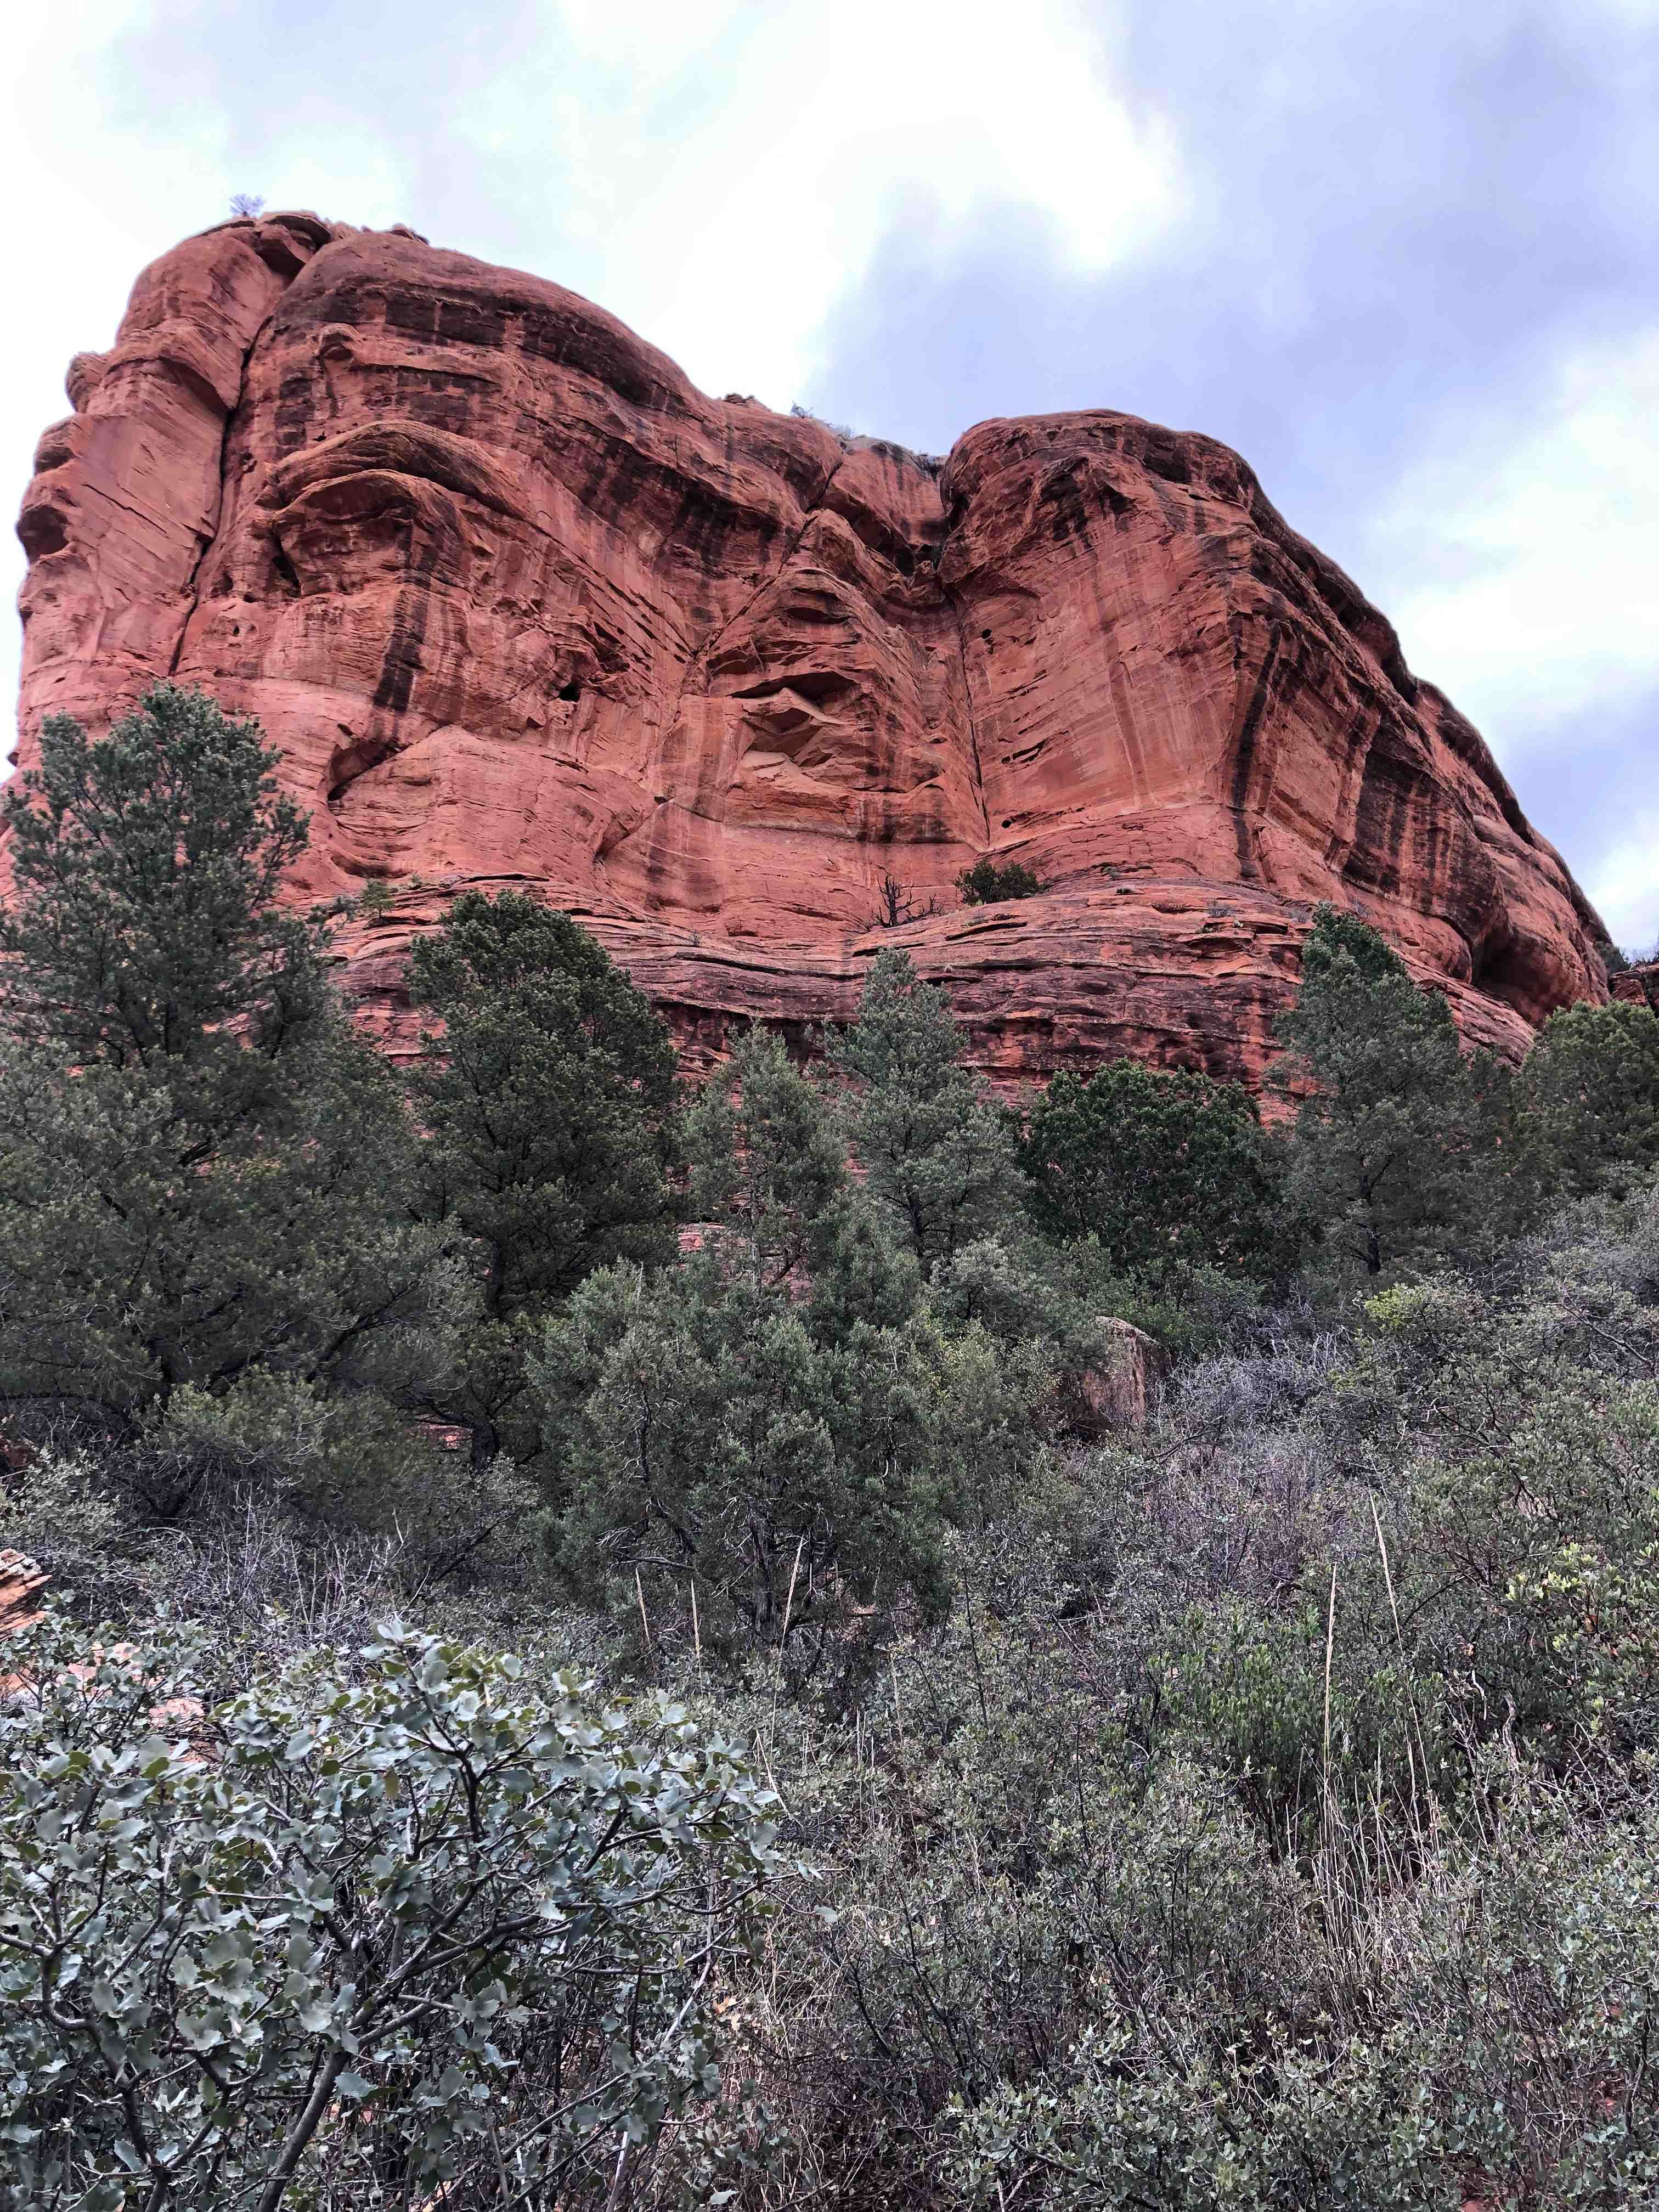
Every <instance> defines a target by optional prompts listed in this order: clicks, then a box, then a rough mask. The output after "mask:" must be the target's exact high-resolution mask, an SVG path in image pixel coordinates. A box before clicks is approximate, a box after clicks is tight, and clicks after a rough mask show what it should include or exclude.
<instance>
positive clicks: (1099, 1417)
mask: <svg viewBox="0 0 1659 2212" xmlns="http://www.w3.org/2000/svg"><path fill="white" fill-rule="evenodd" d="M1093 1339H1094V1340H1093V1343H1092V1345H1091V1350H1090V1363H1089V1364H1088V1366H1086V1367H1085V1368H1084V1369H1083V1370H1082V1371H1081V1372H1080V1373H1079V1375H1078V1376H1077V1377H1076V1380H1075V1383H1074V1384H1073V1388H1072V1389H1071V1390H1070V1391H1069V1392H1068V1393H1067V1396H1068V1399H1069V1401H1070V1402H1069V1404H1068V1407H1067V1411H1068V1413H1069V1414H1070V1417H1071V1424H1072V1426H1073V1428H1074V1429H1075V1430H1076V1431H1077V1433H1078V1434H1079V1436H1084V1437H1095V1438H1099V1437H1109V1436H1123V1435H1132V1434H1133V1433H1134V1432H1136V1431H1139V1430H1141V1429H1144V1428H1145V1427H1146V1425H1147V1423H1148V1422H1149V1421H1150V1420H1151V1419H1152V1415H1153V1413H1155V1412H1156V1411H1157V1410H1158V1389H1159V1386H1160V1385H1161V1383H1163V1380H1164V1376H1165V1375H1166V1374H1167V1373H1168V1372H1169V1368H1170V1358H1169V1354H1168V1353H1167V1352H1165V1351H1164V1347H1163V1346H1162V1345H1161V1344H1159V1343H1158V1340H1157V1338H1156V1337H1151V1336H1148V1335H1147V1334H1146V1331H1145V1329H1140V1328H1136V1327H1135V1326H1134V1324H1133V1322H1127V1321H1120V1320H1118V1319H1117V1318H1116V1317H1115V1316H1113V1315H1109V1314H1102V1315H1100V1316H1097V1319H1096V1321H1095V1322H1094V1327H1093Z"/></svg>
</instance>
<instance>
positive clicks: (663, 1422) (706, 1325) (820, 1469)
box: [532, 1032, 1047, 1668]
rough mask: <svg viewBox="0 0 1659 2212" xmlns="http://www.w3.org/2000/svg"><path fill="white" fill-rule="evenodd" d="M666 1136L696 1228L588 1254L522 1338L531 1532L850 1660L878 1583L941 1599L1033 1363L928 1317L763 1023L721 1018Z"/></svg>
mask: <svg viewBox="0 0 1659 2212" xmlns="http://www.w3.org/2000/svg"><path fill="white" fill-rule="evenodd" d="M688 1149H689V1151H690V1156H691V1162H692V1194H693V1198H692V1202H693V1205H694V1206H695V1207H696V1210H697V1211H698V1212H700V1213H701V1214H702V1216H703V1218H704V1220H705V1224H706V1231H705V1234H706V1242H705V1245H704V1249H702V1251H701V1252H699V1253H697V1254H696V1255H693V1256H692V1257H691V1258H690V1260H689V1261H687V1262H686V1263H684V1265H682V1266H681V1267H678V1268H675V1269H671V1270H667V1271H665V1272H664V1273H662V1274H660V1275H659V1277H658V1278H657V1279H656V1280H655V1281H654V1282H647V1281H642V1280H641V1277H640V1275H639V1273H638V1272H637V1271H636V1270H635V1269H633V1268H629V1267H613V1268H610V1269H606V1270H605V1271H604V1272H603V1273H599V1274H598V1275H595V1276H594V1277H593V1278H592V1279H591V1280H590V1281H588V1282H587V1283H586V1284H584V1285H583V1286H582V1288H581V1289H580V1291H578V1292H577V1293H576V1295H575V1296H574V1297H573V1298H572V1299H571V1301H570V1302H569V1304H568V1307H567V1308H566V1309H565V1310H564V1311H563V1312H562V1314H561V1315H560V1316H558V1317H557V1319H556V1321H555V1322H553V1323H551V1324H550V1326H549V1328H547V1330H546V1332H545V1334H544V1339H543V1342H542V1346H541V1348H540V1350H539V1352H538V1353H537V1354H536V1355H535V1356H534V1358H533V1359H532V1370H533V1372H534V1374H535V1376H536V1381H537V1385H538V1394H539V1396H540V1399H541V1401H542V1404H543V1407H544V1416H545V1421H546V1431H545V1433H546V1443H547V1457H546V1461H545V1463H544V1481H545V1485H546V1489H547V1495H548V1501H549V1510H548V1514H547V1517H546V1523H545V1527H546V1535H547V1541H548V1545H549V1549H550V1556H551V1559H552V1561H553V1564H554V1565H555V1567H556V1570H557V1571H558V1572H559V1574H560V1575H561V1577H562V1578H563V1579H564V1580H565V1581H566V1582H567V1583H568V1584H569V1585H570V1586H571V1587H573V1588H574V1589H576V1590H577V1591H579V1592H580V1593H581V1594H582V1595H585V1596H587V1597H590V1598H591V1597H592V1596H594V1595H599V1594H600V1593H603V1592H604V1591H605V1590H606V1589H610V1590H611V1592H612V1594H613V1595H615V1596H616V1597H617V1599H618V1600H619V1601H621V1602H623V1603H625V1602H627V1601H630V1600H632V1599H634V1598H635V1595H636V1591H635V1581H634V1577H635V1576H636V1575H637V1576H638V1577H639V1583H638V1592H639V1594H642V1595H643V1596H644V1597H645V1599H646V1600H647V1603H648V1605H649V1608H650V1613H651V1617H652V1618H653V1620H656V1621H657V1622H658V1624H659V1629H660V1627H661V1625H662V1623H663V1622H664V1621H665V1620H674V1619H676V1618H677V1617H678V1618H679V1619H681V1620H684V1617H685V1616H686V1614H687V1613H688V1611H689V1608H690V1602H691V1598H692V1593H693V1592H694V1591H695V1592H696V1603H697V1607H698V1613H697V1616H696V1617H697V1622H698V1628H697V1633H698V1634H699V1635H700V1636H701V1638H702V1640H703V1642H704V1644H706V1645H707V1646H708V1648H709V1649H710V1650H713V1649H715V1648H718V1647H719V1646H720V1645H721V1644H726V1645H728V1646H729V1645H731V1644H736V1645H738V1647H739V1648H741V1647H743V1646H745V1645H749V1644H761V1645H763V1646H764V1645H767V1644H770V1645H773V1646H787V1649H788V1650H789V1652H790V1654H791V1658H792V1663H793V1665H795V1666H797V1667H799V1668H804V1667H805V1666H807V1665H809V1664H811V1663H814V1662H817V1663H819V1664H822V1665H824V1666H828V1665H830V1664H831V1663H834V1664H836V1665H838V1666H845V1665H850V1664H852V1663H853V1662H854V1659H855V1658H856V1656H857V1655H858V1654H859V1653H860V1651H861V1650H864V1649H865V1648H866V1646H867V1644H868V1641H869V1639H870V1638H871V1637H872V1635H875V1634H877V1633H878V1632H880V1630H881V1629H882V1628H883V1626H884V1625H885V1623H886V1622H887V1621H888V1620H890V1617H891V1614H892V1611H893V1608H894V1607H896V1606H901V1605H920V1606H921V1607H922V1608H923V1609H924V1610H927V1611H932V1610H936V1609H937V1608H938V1607H939V1605H940V1604H942V1602H943V1601H944V1597H945V1583H944V1576H943V1557H944V1535H945V1527H946V1524H947V1522H949V1521H950V1519H951V1518H952V1517H953V1516H956V1515H957V1514H958V1513H960V1512H961V1511H963V1510H966V1507H967V1504H968V1502H969V1496H970V1494H971V1493H972V1492H974V1491H975V1487H976V1486H978V1485H979V1484H981V1482H982V1481H983V1480H986V1479H987V1473H986V1471H987V1466H989V1467H991V1468H992V1469H993V1470H994V1474H995V1476H996V1478H997V1479H1000V1480H1006V1477H1007V1476H1008V1474H1010V1473H1011V1472H1012V1471H1016V1470H1018V1468H1019V1467H1020V1466H1021V1465H1022V1464H1023V1461H1024V1456H1025V1455H1028V1454H1029V1452H1030V1448H1031V1444H1032V1441H1033V1431H1032V1428H1031V1423H1030V1418H1029V1409H1030V1405H1031V1404H1032V1403H1033V1402H1034V1401H1036V1400H1037V1399H1039V1398H1041V1397H1042V1395H1043V1393H1044V1389H1045V1387H1046V1383H1047V1376H1046V1372H1044V1373H1042V1374H1038V1373H1037V1371H1036V1370H1037V1368H1038V1367H1039V1366H1040V1364H1041V1363H1040V1362H1036V1361H1034V1360H1032V1359H1030V1358H1020V1357H1010V1356H1009V1355H1008V1354H1007V1353H1006V1352H1005V1351H1004V1349H1003V1348H1002V1347H1000V1346H998V1345H997V1344H996V1343H995V1342H994V1340H993V1339H992V1338H991V1336H990V1335H989V1334H988V1333H987V1330H986V1329H985V1328H983V1327H982V1326H981V1325H980V1324H978V1323H977V1322H965V1323H963V1324H961V1325H959V1326H957V1327H956V1328H945V1327H943V1326H941V1324H940V1322H939V1320H938V1318H937V1317H936V1316H935V1315H934V1314H933V1311H932V1310H930V1308H929V1306H928V1304H927V1301H926V1299H925V1297H924V1296H923V1292H922V1285H921V1276H920V1273H919V1270H918V1268H917V1266H916V1263H915V1258H914V1256H913V1255H911V1254H910V1253H909V1252H908V1250H907V1249H905V1248H904V1245H903V1243H902V1241H901V1240H900V1239H898V1238H897V1237H896V1235H895V1231H894V1226H893V1224H892V1221H891V1218H890V1217H889V1216H885V1215H884V1214H882V1213H880V1212H878V1211H877V1209H876V1208H875V1207H874V1206H872V1204H871V1202H870V1200H869V1199H868V1197H867V1195H866V1194H864V1193H863V1192H861V1191H860V1190H859V1189H858V1188H857V1187H856V1185H855V1184H854V1182H853V1180H852V1178H851V1177H850V1176H848V1171H847V1167H846V1161H845V1150H844V1145H843V1142H842V1135H841V1131H840V1128H839V1126H838V1123H837V1120H836V1111H835V1107H834V1103H833V1102H832V1101H831V1100H830V1099H829V1098H828V1097H826V1096H825V1095H824V1093H823V1091H822V1090H821V1089H820V1087H819V1086H818V1085H816V1084H815V1083H814V1082H812V1081H811V1079H809V1078H808V1077H807V1076H805V1075H804V1074H803V1073H801V1072H800V1071H799V1069H797V1068H795V1067H793V1066H792V1065H791V1063H790V1061H789V1060H788V1057H787V1054H786V1053H785V1051H784V1048H783V1047H782V1045H781V1043H780V1042H778V1040H777V1039H776V1038H775V1037H772V1036H768V1035H766V1034H765V1033H763V1032H757V1033H755V1034H753V1035H751V1036H750V1037H748V1038H747V1039H745V1040H744V1043H743V1044H742V1045H741V1046H740V1047H739V1048H738V1052H737V1053H736V1054H735V1055H734V1057H733V1061H732V1067H731V1069H730V1071H729V1073H727V1074H726V1075H725V1076H723V1077H722V1078H721V1079H719V1080H718V1081H717V1082H716V1084H715V1085H713V1086H711V1090H710V1091H709V1092H708V1093H707V1094H705V1097H704V1098H703V1099H702V1100H701V1101H700V1102H699V1103H698V1105H697V1106H696V1108H695V1109H694V1110H693V1112H692V1114H691V1115H690V1117H689V1129H688Z"/></svg>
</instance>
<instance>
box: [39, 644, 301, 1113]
mask: <svg viewBox="0 0 1659 2212" xmlns="http://www.w3.org/2000/svg"><path fill="white" fill-rule="evenodd" d="M277 763H278V755H277V753H276V750H275V749H274V748H271V747H268V746H266V744H264V736H263V733H262V732H261V731H260V728H259V726H258V723H257V722H253V721H236V720H233V719H232V718H231V717H230V716H228V715H227V714H223V713H222V711H221V709H220V708H218V707H217V706H216V705H215V703H214V702H213V701H212V700H211V699H210V698H209V697H208V696H206V695H205V694H204V693H203V692H200V691H188V690H180V689H179V687H178V686H176V685H173V684H156V685H155V686H153V687H152V689H151V690H149V691H147V692H146V693H145V694H144V696H143V698H142V699H141V700H140V701H139V702H138V705H137V708H135V709H134V710H133V711H132V712H131V714H125V715H123V716H122V717H121V719H120V720H118V722H117V723H115V725H114V726H113V727H112V729H111V730H110V732H108V734H107V736H106V737H104V738H99V739H96V740H93V739H89V738H88V736H87V733H86V732H85V731H84V730H83V729H82V727H81V725H80V724H79V723H78V722H76V720H74V719H73V718H72V717H71V716H70V715H67V714H55V715H52V716H51V717H50V718H49V719H48V720H47V721H46V723H45V725H44V726H43V727H42V730H41V732H40V768H39V769H35V770H33V772H32V773H31V774H29V775H25V776H22V777H20V778H19V779H18V781H17V782H16V783H15V784H14V785H13V786H12V787H10V788H9V790H7V791H6V792H5V793H4V794H3V797H0V811H3V818H4V826H5V831H6V839H7V858H8V860H9V866H10V869H11V873H12V878H13V883H14V886H15V889H14V896H13V900H12V902H11V904H10V905H9V907H8V908H5V909H3V910H0V1019H3V1022H4V1024H5V1027H6V1029H7V1030H9V1032H10V1034H11V1035H12V1036H14V1037H15V1038H17V1039H19V1040H21V1042H26V1043H30V1044H36V1045H43V1046H46V1047H47V1048H51V1049H52V1050H53V1051H55V1052H59V1053H61V1054H64V1055H65V1056H66V1057H68V1058H69V1059H70V1060H75V1061H77V1062H81V1063H88V1062H95V1063H98V1064H100V1065H103V1066H111V1067H116V1068H131V1067H135V1066H137V1067H154V1066H156V1064H157V1063H158V1062H162V1061H166V1062H169V1063H172V1064H173V1070H172V1072H173V1073H177V1071H178V1067H179V1065H180V1064H182V1065H183V1066H187V1067H189V1068H191V1069H192V1070H193V1071H197V1073H200V1074H203V1075H205V1074H206V1073H207V1072H208V1071H212V1073H214V1074H215V1075H216V1076H218V1077H219V1078H220V1079H221V1080H222V1081H225V1082H227V1083H228V1086H229V1090H230V1094H231V1095H230V1099H229V1101H228V1108H229V1110H231V1111H232V1112H236V1111H240V1107H241V1102H242V1099H243V1097H245V1096H246V1091H247V1090H248V1089H249V1088H250V1087H251V1086H253V1085H257V1084H258V1082H259V1080H260V1079H261V1077H262V1076H263V1075H264V1073H265V1069H266V1067H267V1066H268V1064H269V1063H270V1061H272V1060H276V1059H280V1057H281V1056H282V1054H283V1052H284V1050H285V1049H287V1048H289V1044H290V1043H291V1041H292V1039H293V1037H294V1036H295V1032H296V1030H302V1029H305V1028H307V1027H310V1026H314V1025H315V1024H318V1023H319V1022H320V1021H322V1020H324V1019H325V1018H326V1014H327V1012H328V1000H327V994H326V991H325V987H324V971H323V967H322V957H323V954H324V952H325V949H326V932H325V926H324V924H323V923H322V921H321V920H320V918H319V917H318V916H317V915H300V914H296V913H295V912H294V911H293V910H292V909H283V908H279V907H278V906H277V905H276V894H277V890H278V887H279V885H280V884H281V882H282V878H283V872H284V871H285V870H286V869H288V868H289V866H292V864H293V863H294V861H295V860H298V858H299V857H300V855H301V853H302V852H303V851H304V850H305V848H306V842H307V817H306V816H305V815H303V814H301V811H299V809H298V808H297V807H296V806H295V805H294V802H293V801H292V800H291V799H289V798H287V797H286V796H285V795H284V794H283V793H282V792H281V791H280V790H279V789H278V788H277V785H276V767H277ZM244 1046H247V1047H251V1048H252V1052H251V1054H250V1053H249V1052H248V1051H245V1050H243V1049H240V1048H242V1047H244Z"/></svg>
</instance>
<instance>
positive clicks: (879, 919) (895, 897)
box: [871, 875, 939, 929]
mask: <svg viewBox="0 0 1659 2212" xmlns="http://www.w3.org/2000/svg"><path fill="white" fill-rule="evenodd" d="M938 912H939V901H938V900H937V899H936V898H930V899H929V900H928V901H927V903H926V904H925V905H924V904H923V902H922V899H921V893H920V892H919V891H913V890H910V889H909V888H908V885H906V884H902V883H900V881H899V880H898V878H897V877H896V876H891V875H884V876H883V877H882V878H881V881H880V882H879V883H878V884H877V886H876V910H875V913H874V914H873V915H872V916H871V927H872V928H874V929H903V928H905V927H907V926H908V924H909V923H911V922H913V921H927V919H928V918H929V916H930V915H935V914H937V913H938Z"/></svg>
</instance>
